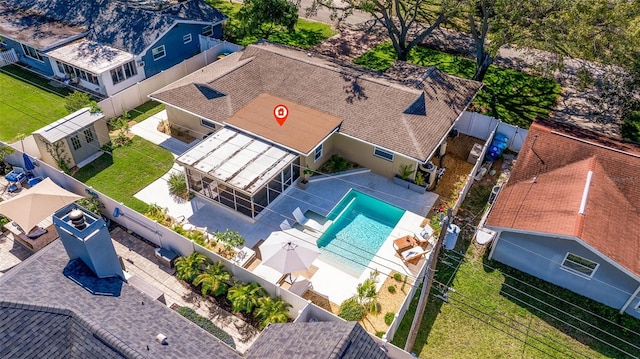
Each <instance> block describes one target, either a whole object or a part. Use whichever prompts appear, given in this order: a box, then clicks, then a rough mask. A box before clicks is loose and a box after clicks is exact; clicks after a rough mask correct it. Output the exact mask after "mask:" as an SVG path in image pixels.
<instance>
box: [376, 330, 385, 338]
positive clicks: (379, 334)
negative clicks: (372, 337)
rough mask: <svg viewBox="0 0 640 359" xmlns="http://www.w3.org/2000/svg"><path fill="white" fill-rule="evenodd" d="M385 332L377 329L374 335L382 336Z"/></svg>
mask: <svg viewBox="0 0 640 359" xmlns="http://www.w3.org/2000/svg"><path fill="white" fill-rule="evenodd" d="M385 334H386V332H383V331H377V332H376V337H378V338H382V336H383V335H385Z"/></svg>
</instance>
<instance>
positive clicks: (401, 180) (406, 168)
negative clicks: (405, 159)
mask: <svg viewBox="0 0 640 359" xmlns="http://www.w3.org/2000/svg"><path fill="white" fill-rule="evenodd" d="M412 174H413V166H412V165H410V164H404V165H401V166H400V171H399V172H398V173H397V174H396V175H395V176H394V177H393V183H395V184H397V185H398V186H402V187H404V188H409V185H410V184H411V180H409V177H410V176H411V175H412Z"/></svg>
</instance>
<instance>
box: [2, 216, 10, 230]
mask: <svg viewBox="0 0 640 359" xmlns="http://www.w3.org/2000/svg"><path fill="white" fill-rule="evenodd" d="M9 222H11V221H10V220H9V218H7V217H5V216H3V215H0V228H2V227H4V225H5V224H7V223H9Z"/></svg>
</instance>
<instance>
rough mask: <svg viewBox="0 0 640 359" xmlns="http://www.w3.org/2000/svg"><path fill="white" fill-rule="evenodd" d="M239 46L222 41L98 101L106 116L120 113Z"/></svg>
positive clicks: (138, 104)
mask: <svg viewBox="0 0 640 359" xmlns="http://www.w3.org/2000/svg"><path fill="white" fill-rule="evenodd" d="M239 49H242V47H241V46H238V45H235V44H232V43H229V42H226V41H223V42H221V43H220V44H217V45H215V46H213V47H212V48H210V49H208V50H206V51H203V52H201V53H199V54H197V55H195V56H193V57H191V58H188V59H186V60H184V61H182V62H181V63H179V64H177V65H175V66H173V67H171V68H169V69H167V70H164V71H162V72H160V73H158V74H156V75H154V76H151V77H149V78H147V79H145V80H143V81H140V82H138V83H136V84H135V85H132V86H131V87H128V88H126V89H124V90H122V91H120V92H118V93H116V94H114V95H112V96H110V97H108V98H106V99H104V100H102V101H100V102H99V103H98V105H99V106H100V108H102V112H103V113H104V115H105V116H106V117H107V118H112V117H117V116H120V115H122V112H123V111H129V110H131V109H133V108H135V107H137V106H140V105H142V104H143V103H145V102H147V101H149V98H148V97H147V95H149V94H151V93H152V92H154V91H156V90H159V89H161V88H163V87H165V86H167V85H169V84H170V83H172V82H175V81H177V80H179V79H181V78H183V77H185V76H186V75H188V74H190V73H192V72H194V71H196V70H199V69H201V68H203V67H205V66H207V65H209V64H210V63H212V62H214V61H216V60H217V58H218V56H219V55H221V54H224V53H228V52H233V51H238V50H239Z"/></svg>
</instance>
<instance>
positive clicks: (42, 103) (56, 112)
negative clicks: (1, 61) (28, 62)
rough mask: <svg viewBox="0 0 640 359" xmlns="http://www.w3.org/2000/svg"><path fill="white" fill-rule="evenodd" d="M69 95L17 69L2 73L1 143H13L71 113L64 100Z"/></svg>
mask: <svg viewBox="0 0 640 359" xmlns="http://www.w3.org/2000/svg"><path fill="white" fill-rule="evenodd" d="M68 93H69V91H67V90H65V89H63V88H55V87H51V86H49V85H48V80H47V79H44V78H42V77H39V76H37V75H35V74H33V73H31V72H29V71H26V70H23V69H21V68H20V67H18V66H15V65H10V66H6V67H3V68H2V70H1V71H0V94H2V96H0V140H2V141H4V142H8V143H13V142H15V141H17V140H18V136H19V134H26V135H28V134H30V133H31V132H33V131H35V130H37V129H39V128H41V127H44V126H46V125H48V124H50V123H52V122H54V121H57V120H59V119H60V118H62V117H64V116H66V115H67V114H68V113H69V112H68V111H67V110H66V109H65V108H64V103H65V102H64V96H66V95H67V94H68Z"/></svg>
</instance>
